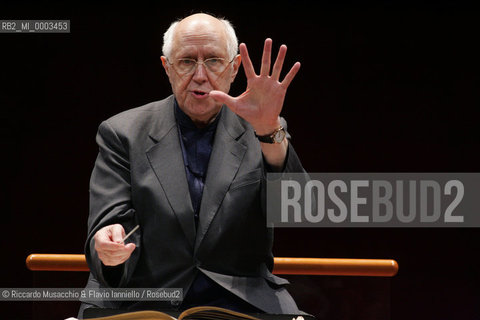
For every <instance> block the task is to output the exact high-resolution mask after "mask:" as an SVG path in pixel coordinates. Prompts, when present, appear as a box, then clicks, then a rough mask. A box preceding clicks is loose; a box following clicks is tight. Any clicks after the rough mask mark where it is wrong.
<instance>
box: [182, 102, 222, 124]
mask: <svg viewBox="0 0 480 320" xmlns="http://www.w3.org/2000/svg"><path fill="white" fill-rule="evenodd" d="M174 104H175V119H176V120H177V123H178V124H179V125H180V127H181V128H182V129H187V130H188V131H209V130H212V129H215V128H216V127H217V124H218V121H219V119H220V114H221V112H218V114H217V116H216V117H215V120H213V121H212V122H211V123H209V124H208V125H207V126H206V127H204V128H197V126H196V125H195V124H194V123H193V121H192V119H190V117H189V116H188V115H187V114H186V113H185V112H183V110H182V109H180V107H179V106H178V102H177V99H175V103H174Z"/></svg>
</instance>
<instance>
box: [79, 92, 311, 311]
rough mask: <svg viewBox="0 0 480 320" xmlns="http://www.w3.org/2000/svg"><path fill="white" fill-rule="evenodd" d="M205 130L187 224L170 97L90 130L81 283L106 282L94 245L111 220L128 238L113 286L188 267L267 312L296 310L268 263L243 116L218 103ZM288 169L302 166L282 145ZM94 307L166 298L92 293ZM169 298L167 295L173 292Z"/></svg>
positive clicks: (143, 283) (259, 184) (185, 276)
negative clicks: (198, 183)
mask: <svg viewBox="0 0 480 320" xmlns="http://www.w3.org/2000/svg"><path fill="white" fill-rule="evenodd" d="M220 117H221V118H220V121H219V123H218V126H217V130H216V133H215V138H214V146H213V150H212V154H211V157H210V162H209V165H208V171H207V177H206V181H205V186H204V190H203V197H202V201H201V207H200V219H199V225H198V229H196V228H195V222H194V214H193V212H194V211H193V208H192V204H191V201H190V195H189V189H188V183H187V178H186V173H185V166H184V164H183V159H182V151H181V146H180V143H179V137H178V130H177V124H176V121H175V116H174V97H173V96H170V97H168V98H166V99H164V100H162V101H157V102H153V103H150V104H147V105H145V106H142V107H139V108H136V109H132V110H128V111H125V112H123V113H120V114H118V115H116V116H114V117H112V118H110V119H108V120H106V121H104V122H103V123H102V124H101V125H100V127H99V130H98V134H97V143H98V145H99V154H98V157H97V160H96V163H95V168H94V170H93V173H92V177H91V181H90V215H89V220H88V238H87V242H86V247H85V251H86V257H87V262H88V264H89V266H90V270H91V274H90V278H89V282H88V284H87V288H97V287H106V286H111V285H112V280H111V279H110V275H109V274H108V273H109V272H113V271H114V270H113V269H110V268H106V267H104V266H102V263H101V261H100V260H99V259H98V256H97V254H96V251H95V249H94V240H93V236H94V235H95V233H96V232H97V231H98V230H99V229H100V228H102V227H104V226H107V225H110V224H114V223H120V224H122V225H123V227H124V228H125V231H126V232H127V233H128V232H129V231H130V230H131V229H133V227H134V226H135V225H137V224H139V225H140V229H139V230H138V231H136V232H135V233H134V234H133V235H132V236H131V237H130V238H129V239H128V240H127V242H134V243H135V244H136V246H137V248H136V249H135V251H134V252H133V254H132V256H131V257H130V258H129V260H128V261H127V262H126V263H124V264H123V265H121V266H119V267H117V268H115V269H116V270H115V271H116V273H117V274H118V275H119V276H118V279H119V280H118V281H115V282H116V283H115V286H119V287H140V288H157V287H158V288H182V289H183V291H184V294H186V292H187V291H188V289H189V287H190V285H191V284H192V282H193V280H194V278H195V276H196V274H197V272H203V273H204V274H205V275H207V276H208V277H210V278H211V279H212V280H214V281H215V282H216V283H218V284H219V285H221V286H223V287H224V288H226V289H227V290H229V291H230V292H232V293H234V294H235V295H237V296H239V297H240V298H242V299H244V300H246V301H247V302H249V303H250V304H252V305H254V306H255V307H257V308H259V309H261V310H263V311H265V312H268V313H298V309H297V306H296V304H295V302H294V301H293V299H292V297H291V296H290V295H289V293H288V292H287V291H286V289H285V288H284V286H285V284H288V281H287V280H285V279H282V278H279V277H277V276H275V275H273V274H272V273H271V270H272V267H273V255H272V252H271V249H272V243H273V230H272V229H269V228H267V227H266V222H265V192H264V186H265V179H266V177H265V168H264V161H263V158H262V152H261V148H260V144H259V142H258V140H257V139H256V138H255V135H254V131H253V129H252V128H251V126H250V125H249V124H248V123H247V122H246V121H244V120H243V119H241V118H240V117H238V116H237V115H235V114H234V113H233V112H231V111H230V110H229V109H228V108H227V107H225V106H224V107H223V108H222V111H221V115H220ZM285 171H288V172H304V170H303V168H302V166H301V163H300V161H299V159H298V157H297V155H296V153H295V151H294V150H293V148H292V147H291V145H290V147H289V150H288V157H287V162H286V166H285ZM83 301H85V302H90V303H92V304H96V305H98V306H100V307H117V308H118V307H120V308H139V307H145V308H150V307H152V308H168V307H170V308H171V307H172V306H171V305H170V303H169V302H168V303H167V302H165V303H163V304H162V303H157V304H155V305H150V304H149V303H148V302H136V303H127V304H125V303H123V304H122V303H119V302H117V303H113V302H107V301H104V302H101V303H99V302H91V301H88V300H83ZM172 303H173V302H172Z"/></svg>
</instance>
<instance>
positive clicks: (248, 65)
mask: <svg viewBox="0 0 480 320" xmlns="http://www.w3.org/2000/svg"><path fill="white" fill-rule="evenodd" d="M240 55H241V56H242V65H243V70H245V76H246V77H247V79H249V78H254V77H256V74H255V69H254V68H253V64H252V60H250V56H249V55H248V50H247V46H246V45H245V43H241V44H240Z"/></svg>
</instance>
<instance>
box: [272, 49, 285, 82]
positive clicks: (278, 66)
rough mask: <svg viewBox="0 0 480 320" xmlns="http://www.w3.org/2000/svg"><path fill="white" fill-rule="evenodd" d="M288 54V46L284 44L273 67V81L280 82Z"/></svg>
mask: <svg viewBox="0 0 480 320" xmlns="http://www.w3.org/2000/svg"><path fill="white" fill-rule="evenodd" d="M286 54H287V46H286V45H284V44H282V45H281V46H280V50H279V51H278V55H277V59H276V60H275V64H274V65H273V71H272V79H273V80H276V81H278V79H280V73H281V72H282V68H283V61H285V55H286Z"/></svg>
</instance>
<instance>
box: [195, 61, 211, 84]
mask: <svg viewBox="0 0 480 320" xmlns="http://www.w3.org/2000/svg"><path fill="white" fill-rule="evenodd" d="M193 80H194V81H196V82H205V81H207V80H208V78H207V69H206V68H205V65H204V64H203V63H199V64H197V67H196V68H195V71H194V73H193Z"/></svg>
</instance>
